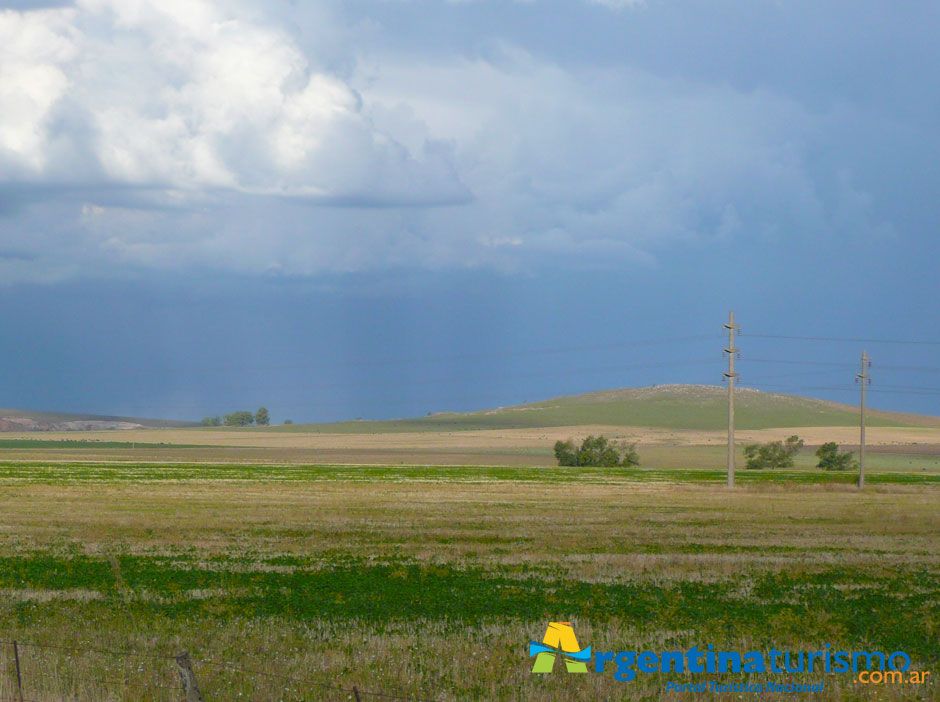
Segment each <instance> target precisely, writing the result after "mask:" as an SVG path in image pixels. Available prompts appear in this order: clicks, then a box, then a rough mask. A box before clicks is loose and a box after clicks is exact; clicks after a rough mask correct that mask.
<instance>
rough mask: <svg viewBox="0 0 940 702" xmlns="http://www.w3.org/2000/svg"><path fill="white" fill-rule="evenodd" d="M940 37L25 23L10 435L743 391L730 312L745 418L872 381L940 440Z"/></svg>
mask: <svg viewBox="0 0 940 702" xmlns="http://www.w3.org/2000/svg"><path fill="white" fill-rule="evenodd" d="M938 32H940V5H937V4H936V3H934V2H928V1H926V0H924V1H918V0H912V2H906V3H894V2H887V1H884V2H883V1H881V0H869V1H867V2H863V3H859V2H849V1H848V0H844V1H843V0H834V1H833V2H826V3H819V2H810V1H802V0H777V1H773V2H763V1H762V2H758V1H756V0H708V1H707V2H706V1H704V0H701V1H700V0H685V1H683V2H679V1H678V0H528V1H513V0H463V1H460V2H457V1H453V2H447V1H444V0H343V1H340V0H311V1H307V2H293V1H289V0H269V1H267V2H251V1H249V0H226V1H225V2H221V1H216V0H185V1H184V0H160V1H159V2H157V1H156V0H75V1H74V2H57V1H55V0H45V1H32V0H12V1H11V0H0V359H2V371H0V372H2V380H0V406H2V407H8V408H22V409H36V410H53V411H76V412H77V411H81V412H93V413H99V414H109V415H111V414H113V415H130V416H152V417H171V418H195V419H198V418H200V417H202V416H205V415H215V414H220V413H224V412H229V411H233V410H236V409H254V408H256V407H257V406H259V405H262V404H263V405H265V406H267V407H268V408H270V410H271V413H272V418H273V419H274V421H282V420H283V419H285V418H291V419H293V420H294V421H330V420H340V419H345V418H355V417H364V418H385V417H398V416H414V415H423V414H426V413H427V412H437V411H445V410H457V411H461V410H472V409H480V408H486V407H493V406H499V405H509V404H516V403H520V402H525V401H535V400H541V399H546V398H549V397H553V396H557V395H563V394H572V393H577V392H586V391H591V390H598V389H607V388H613V387H627V386H639V385H648V384H663V383H679V382H682V383H687V382H688V383H709V384H721V382H722V371H723V370H724V367H725V364H726V360H725V359H724V358H723V357H722V349H723V347H724V344H725V340H723V337H722V324H723V323H724V322H725V321H726V319H727V316H728V312H729V310H732V309H733V310H734V311H735V314H736V317H737V320H738V321H739V323H740V324H741V326H742V331H743V336H742V337H741V339H740V340H739V342H738V345H739V347H740V348H741V358H740V361H738V370H739V371H740V372H741V381H742V383H743V384H744V385H745V386H750V387H757V388H763V389H767V390H774V391H780V392H792V393H794V394H804V395H810V396H814V397H822V398H826V399H833V400H839V401H846V402H855V401H857V387H856V386H855V384H854V376H855V374H856V373H857V372H858V371H859V368H858V364H859V357H860V355H861V352H862V350H863V349H867V350H868V352H869V355H871V356H872V357H873V359H874V361H873V368H872V378H873V383H872V386H871V390H872V393H871V396H870V398H871V399H870V404H872V405H874V406H876V407H883V408H886V409H896V410H905V411H917V412H925V413H932V414H938V415H940V343H937V342H940V308H938V305H937V299H938V292H940V285H938V279H937V262H938V259H940V237H938V223H940V198H938V197H937V188H938V184H940V130H938V129H937V128H936V125H937V124H938V123H940V42H937V41H936V36H937V34H938ZM780 337H799V338H780ZM823 339H834V340H829V341H827V340H823ZM902 342H903V343H902Z"/></svg>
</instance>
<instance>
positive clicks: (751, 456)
mask: <svg viewBox="0 0 940 702" xmlns="http://www.w3.org/2000/svg"><path fill="white" fill-rule="evenodd" d="M801 448H803V439H801V438H800V437H798V436H796V435H793V436H791V437H789V438H788V439H787V440H786V441H769V442H767V443H766V444H748V445H747V446H745V447H744V457H745V458H746V459H747V464H746V465H745V467H746V468H747V469H748V470H763V469H764V468H792V467H793V457H794V456H796V454H797V453H799V451H800V449H801Z"/></svg>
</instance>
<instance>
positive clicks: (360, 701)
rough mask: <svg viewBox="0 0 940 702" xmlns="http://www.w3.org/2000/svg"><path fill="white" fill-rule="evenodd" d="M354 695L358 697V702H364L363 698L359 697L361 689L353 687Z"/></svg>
mask: <svg viewBox="0 0 940 702" xmlns="http://www.w3.org/2000/svg"><path fill="white" fill-rule="evenodd" d="M353 694H354V695H355V696H356V702H362V698H361V697H360V696H359V688H358V687H356V686H355V685H353Z"/></svg>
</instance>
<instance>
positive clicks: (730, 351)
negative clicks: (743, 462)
mask: <svg viewBox="0 0 940 702" xmlns="http://www.w3.org/2000/svg"><path fill="white" fill-rule="evenodd" d="M724 326H725V329H727V330H728V348H726V349H725V353H726V354H728V372H727V373H725V378H727V379H728V487H733V486H734V379H735V378H737V377H738V374H737V373H735V372H734V355H735V354H736V353H737V352H738V349H736V348H735V347H734V333H735V331H737V330H738V328H739V327H738V325H737V324H735V323H734V312H733V311H732V312H729V313H728V323H727V324H725V325H724Z"/></svg>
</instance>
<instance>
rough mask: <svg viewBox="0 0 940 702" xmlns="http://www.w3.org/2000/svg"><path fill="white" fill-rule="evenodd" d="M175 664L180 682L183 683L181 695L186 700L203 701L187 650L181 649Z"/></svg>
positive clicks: (192, 701)
mask: <svg viewBox="0 0 940 702" xmlns="http://www.w3.org/2000/svg"><path fill="white" fill-rule="evenodd" d="M176 666H177V668H179V672H180V682H182V683H183V696H184V697H185V698H186V702H203V699H202V693H201V692H199V683H197V682H196V673H195V672H193V662H192V661H191V660H190V659H189V651H183V652H182V653H181V654H179V655H178V656H177V657H176Z"/></svg>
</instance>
